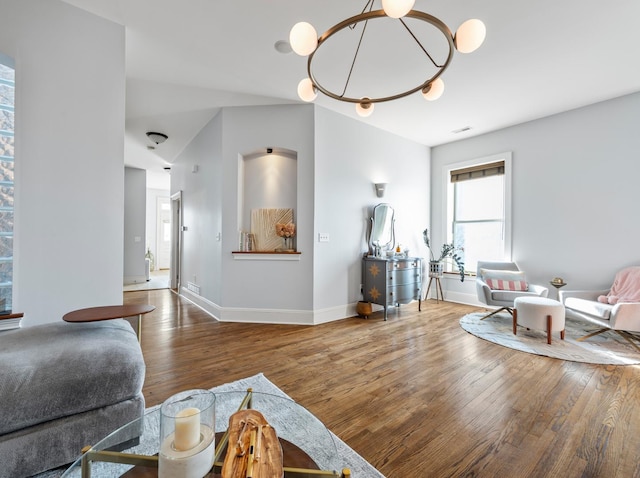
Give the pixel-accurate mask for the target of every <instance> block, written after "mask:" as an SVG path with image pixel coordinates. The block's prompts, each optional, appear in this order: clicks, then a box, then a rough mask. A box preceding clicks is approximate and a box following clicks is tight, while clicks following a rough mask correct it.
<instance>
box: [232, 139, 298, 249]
mask: <svg viewBox="0 0 640 478" xmlns="http://www.w3.org/2000/svg"><path fill="white" fill-rule="evenodd" d="M297 201H298V153H297V152H296V151H293V150H290V149H287V148H282V147H271V146H269V147H264V148H261V149H259V150H257V151H251V152H248V153H244V154H239V155H238V224H239V228H240V232H241V233H243V232H244V233H256V228H257V227H259V226H258V225H257V224H256V212H255V211H257V210H265V209H272V210H273V209H279V210H280V209H291V210H292V213H293V214H292V221H293V223H294V224H295V223H296V211H297ZM252 217H253V219H252ZM252 221H253V224H252ZM263 227H264V225H263ZM273 227H274V229H275V224H274V226H273ZM259 242H260V241H259ZM257 245H258V248H257V250H263V251H265V250H271V249H272V246H271V245H269V246H266V245H265V242H264V241H261V243H260V244H257ZM265 247H268V249H267V248H265ZM241 250H246V245H245V246H243V245H242V244H241ZM254 250H256V249H254Z"/></svg>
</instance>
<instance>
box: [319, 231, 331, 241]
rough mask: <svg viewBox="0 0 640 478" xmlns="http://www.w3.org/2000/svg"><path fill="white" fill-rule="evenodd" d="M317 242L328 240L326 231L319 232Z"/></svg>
mask: <svg viewBox="0 0 640 478" xmlns="http://www.w3.org/2000/svg"><path fill="white" fill-rule="evenodd" d="M318 242H329V234H328V233H326V232H321V233H319V234H318Z"/></svg>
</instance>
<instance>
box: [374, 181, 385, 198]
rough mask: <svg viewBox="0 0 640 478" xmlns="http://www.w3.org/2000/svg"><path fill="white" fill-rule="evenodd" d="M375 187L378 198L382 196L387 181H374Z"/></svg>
mask: <svg viewBox="0 0 640 478" xmlns="http://www.w3.org/2000/svg"><path fill="white" fill-rule="evenodd" d="M374 186H375V187H376V196H378V197H379V198H381V197H384V191H385V189H387V183H375V184H374Z"/></svg>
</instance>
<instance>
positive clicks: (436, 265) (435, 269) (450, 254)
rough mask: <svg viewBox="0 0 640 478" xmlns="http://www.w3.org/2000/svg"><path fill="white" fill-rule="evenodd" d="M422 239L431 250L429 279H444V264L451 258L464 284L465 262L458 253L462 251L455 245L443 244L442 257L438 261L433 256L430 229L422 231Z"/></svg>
mask: <svg viewBox="0 0 640 478" xmlns="http://www.w3.org/2000/svg"><path fill="white" fill-rule="evenodd" d="M422 237H423V239H424V243H425V244H426V245H427V247H428V248H429V255H430V256H431V260H430V261H429V277H442V273H443V270H444V267H443V262H444V260H445V259H449V258H450V259H453V261H454V262H455V263H456V266H458V272H459V273H460V282H464V262H463V261H462V257H460V256H459V255H458V251H461V250H462V249H461V248H460V247H456V246H454V245H453V244H442V249H441V250H440V256H439V257H438V259H436V258H435V256H434V255H433V250H432V249H431V241H429V229H425V230H424V231H422Z"/></svg>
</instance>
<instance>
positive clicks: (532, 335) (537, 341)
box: [460, 312, 640, 365]
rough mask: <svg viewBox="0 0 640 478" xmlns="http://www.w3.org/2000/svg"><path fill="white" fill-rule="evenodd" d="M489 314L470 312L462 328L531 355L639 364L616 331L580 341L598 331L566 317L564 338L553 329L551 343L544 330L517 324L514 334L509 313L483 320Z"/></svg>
mask: <svg viewBox="0 0 640 478" xmlns="http://www.w3.org/2000/svg"><path fill="white" fill-rule="evenodd" d="M486 314H487V312H474V313H471V314H467V315H465V316H464V317H462V318H461V319H460V327H462V328H463V329H464V330H466V331H467V332H469V333H470V334H473V335H475V336H476V337H480V338H481V339H484V340H487V341H489V342H493V343H494V344H498V345H502V346H504V347H509V348H511V349H515V350H520V351H522V352H527V353H530V354H536V355H544V356H547V357H552V358H557V359H561V360H571V361H573V362H585V363H594V364H612V365H636V364H640V352H638V351H637V350H636V349H635V348H634V347H633V346H632V345H631V344H629V342H627V341H626V340H625V339H624V337H622V336H620V335H619V334H618V333H616V332H614V331H607V332H604V333H602V334H600V335H596V336H595V337H591V338H589V339H587V340H585V341H584V342H578V341H577V340H576V339H579V338H580V337H583V336H585V335H587V334H588V333H590V332H594V331H596V330H598V327H597V326H595V325H592V324H589V323H587V322H582V321H578V320H573V319H569V318H568V319H566V321H565V337H564V338H565V339H564V340H560V332H554V333H553V334H552V337H551V345H548V344H547V333H546V332H545V331H543V330H527V329H526V328H525V327H520V326H518V330H517V332H518V333H517V335H513V319H512V318H511V315H510V314H509V313H507V312H501V313H499V314H496V315H493V316H491V317H489V318H487V319H485V320H480V319H481V318H482V317H484V316H485V315H486Z"/></svg>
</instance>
